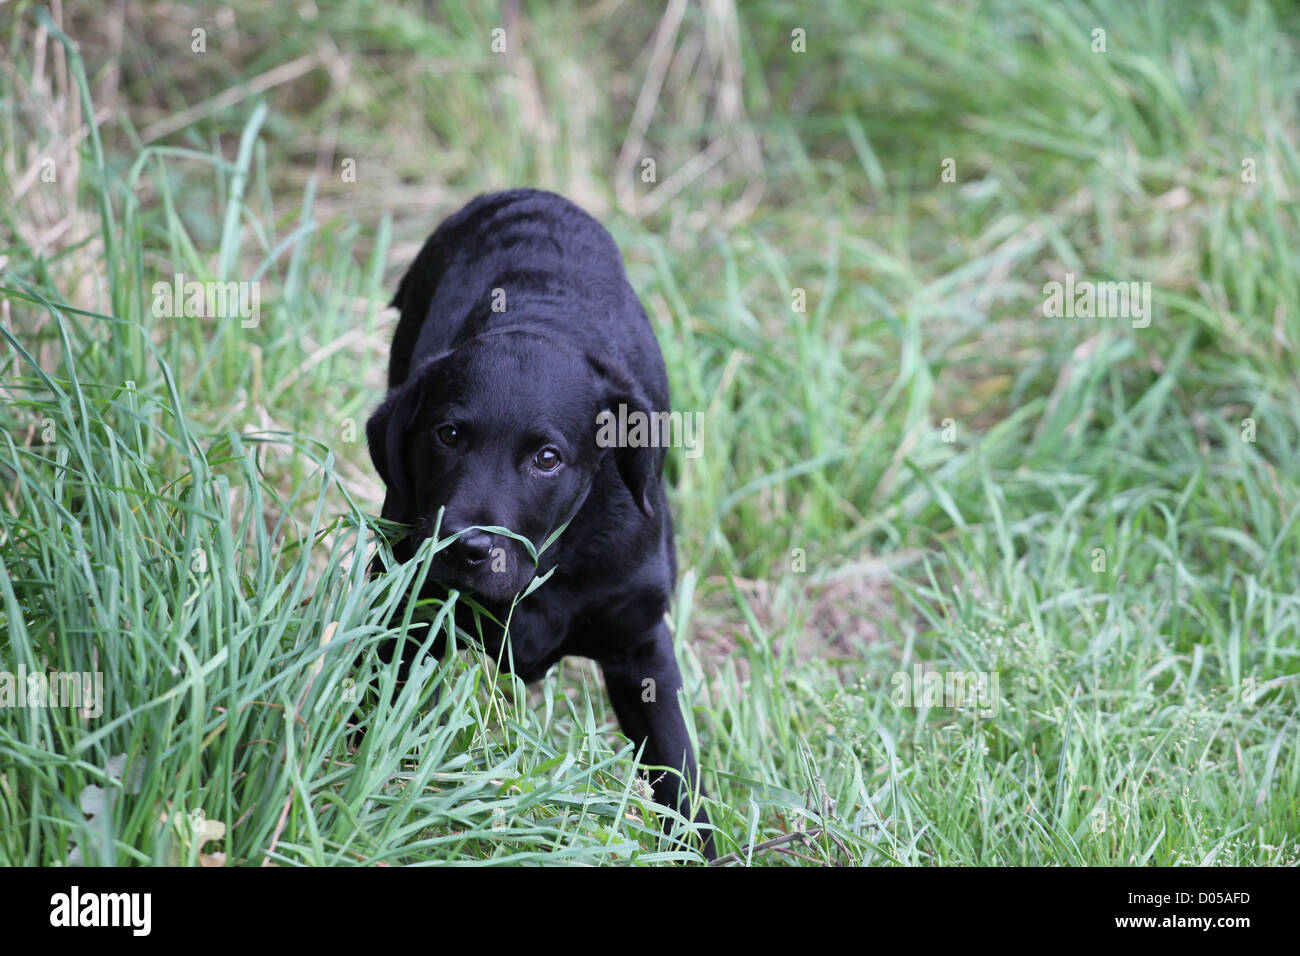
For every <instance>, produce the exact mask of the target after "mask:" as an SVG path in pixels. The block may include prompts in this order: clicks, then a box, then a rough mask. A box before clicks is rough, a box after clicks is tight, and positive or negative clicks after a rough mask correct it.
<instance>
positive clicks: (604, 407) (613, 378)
mask: <svg viewBox="0 0 1300 956" xmlns="http://www.w3.org/2000/svg"><path fill="white" fill-rule="evenodd" d="M592 364H593V365H594V366H595V367H596V369H597V370H598V372H599V373H600V377H601V380H602V384H603V388H604V397H603V399H602V401H601V411H600V413H599V415H598V416H597V419H596V443H597V444H598V445H601V446H602V447H605V448H612V449H613V451H614V464H615V465H616V466H617V467H618V474H619V477H620V478H622V479H623V484H625V485H627V490H628V491H630V492H631V493H632V500H633V501H635V502H636V505H637V507H638V508H640V509H641V512H642V513H643V514H644V515H645V516H646V517H647V518H649V517H652V516H653V515H654V513H655V509H654V501H653V495H654V492H655V487H656V486H655V482H656V481H658V479H659V476H660V475H661V474H663V466H664V450H663V448H662V447H659V445H658V443H657V442H655V441H653V440H652V439H653V436H652V435H651V434H650V429H652V428H653V427H654V426H653V422H654V418H653V412H654V411H655V409H653V408H651V407H650V405H651V403H650V399H649V398H648V397H646V394H645V392H643V391H642V390H641V389H640V388H638V387H637V386H636V385H635V384H634V383H633V382H632V381H631V380H630V379H628V378H627V377H626V376H624V375H622V374H620V373H619V372H617V371H615V370H613V369H611V368H609V367H608V366H605V365H604V363H601V362H597V361H593V362H592ZM664 411H667V409H664ZM638 420H639V421H640V422H642V423H644V425H643V427H641V428H640V429H639V430H638V429H637V428H636V427H635V423H636V422H637V421H638ZM629 423H632V427H628V428H627V429H626V431H624V429H623V427H622V426H624V425H628V424H629Z"/></svg>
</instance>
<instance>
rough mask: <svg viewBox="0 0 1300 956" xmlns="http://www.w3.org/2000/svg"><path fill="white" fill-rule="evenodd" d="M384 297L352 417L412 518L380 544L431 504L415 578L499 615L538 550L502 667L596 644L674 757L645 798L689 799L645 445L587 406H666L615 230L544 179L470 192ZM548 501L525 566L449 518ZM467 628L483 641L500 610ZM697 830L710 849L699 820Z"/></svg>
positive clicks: (655, 454) (667, 555) (632, 711)
mask: <svg viewBox="0 0 1300 956" xmlns="http://www.w3.org/2000/svg"><path fill="white" fill-rule="evenodd" d="M393 305H394V306H395V307H397V308H398V309H400V310H401V318H400V320H399V321H398V325H397V332H396V334H395V336H394V338H393V345H392V351H391V356H390V360H389V367H388V386H389V392H388V395H387V397H386V399H385V400H384V402H383V404H382V405H381V406H380V407H379V409H378V410H377V411H376V412H375V413H374V415H373V416H372V417H371V419H370V421H369V422H368V424H367V428H366V431H367V437H368V440H369V445H370V453H371V457H372V458H373V460H374V463H375V467H376V469H377V470H378V471H379V474H380V476H381V477H382V478H383V479H384V482H385V484H386V485H387V495H386V497H385V499H384V506H383V517H385V518H388V519H390V520H392V521H396V522H400V523H403V524H406V525H410V526H411V527H412V533H411V534H410V535H409V536H408V537H406V538H404V539H401V540H399V541H396V542H395V543H394V554H395V555H396V556H397V557H398V559H399V560H402V561H405V560H409V559H410V557H411V556H412V555H413V554H414V553H415V550H416V548H417V547H418V545H419V543H420V541H422V540H423V539H424V538H427V537H430V536H431V535H432V534H433V531H434V522H435V520H436V518H437V515H438V512H439V509H440V508H443V509H445V511H444V513H443V518H442V525H441V530H440V532H439V537H440V538H444V539H445V538H447V537H448V536H451V535H458V537H457V538H456V539H455V541H453V543H452V544H451V545H449V546H448V547H447V548H446V549H445V550H443V551H440V552H439V553H438V554H437V555H435V556H434V559H433V561H434V563H433V568H432V576H434V577H436V578H437V583H436V584H434V585H432V586H431V587H430V592H429V593H430V594H433V595H438V594H445V593H446V588H447V587H456V588H459V589H461V590H463V591H466V592H468V593H471V594H473V595H474V596H475V597H476V599H478V600H479V601H480V602H481V603H482V604H484V606H485V607H488V608H489V609H500V610H501V611H502V614H499V615H498V617H499V618H500V619H502V620H504V619H505V618H504V612H505V610H507V609H508V608H509V604H510V601H511V599H512V598H513V597H514V596H515V595H516V594H517V593H519V592H520V591H521V590H523V588H524V587H526V586H527V584H528V583H529V581H530V580H531V579H532V577H533V575H534V574H542V573H545V572H546V571H548V570H550V569H551V568H552V567H554V568H555V573H554V575H553V576H552V577H551V578H550V579H549V580H548V581H547V582H546V583H545V584H543V585H542V586H541V587H540V588H538V589H537V590H536V591H534V592H533V593H532V594H531V595H529V596H528V597H527V598H524V599H523V600H521V601H520V602H519V604H518V606H516V607H515V609H514V611H513V613H512V617H511V625H510V651H511V654H512V656H513V661H514V672H515V673H516V674H518V675H519V676H520V677H521V678H523V679H524V680H525V681H530V682H531V681H535V680H538V679H540V678H541V677H542V676H543V675H544V674H545V673H546V671H547V670H548V669H549V668H550V667H551V666H552V665H553V664H555V663H556V662H557V661H558V660H560V658H561V657H563V656H565V655H568V654H577V655H581V656H584V657H590V658H593V659H595V660H596V661H598V662H599V664H600V666H601V669H602V672H603V673H604V676H605V683H606V687H607V689H608V691H609V695H610V698H611V700H612V702H613V705H614V710H615V713H616V714H617V715H618V719H619V723H620V724H621V725H622V727H623V730H624V732H625V733H627V735H628V736H629V737H630V738H631V739H632V741H633V742H634V743H636V744H637V745H642V744H644V748H645V749H644V754H643V762H644V763H645V764H646V765H648V766H653V767H659V768H663V767H667V768H670V769H671V770H673V771H682V772H683V773H684V776H680V777H679V775H678V774H677V773H664V772H662V770H658V771H652V774H651V775H652V779H653V781H654V793H655V796H656V799H657V800H659V801H660V802H661V803H666V804H669V805H672V806H677V807H679V808H681V810H682V812H683V813H685V814H686V815H687V816H688V817H690V816H692V812H691V806H692V805H693V801H692V796H693V793H692V792H693V791H697V790H698V786H699V770H698V766H697V764H696V761H695V756H694V754H693V752H692V749H691V743H690V739H689V737H688V735H687V732H686V725H685V722H684V721H683V718H682V714H681V710H680V705H679V703H678V699H677V691H678V689H679V688H680V686H681V674H680V671H679V670H678V667H677V662H676V660H675V659H674V657H673V649H672V640H671V637H670V634H669V631H668V628H667V626H666V624H665V622H664V613H665V611H666V610H667V608H668V603H669V598H670V595H671V593H672V590H673V587H674V582H675V579H676V570H677V567H676V558H675V553H674V546H673V530H672V522H671V518H670V516H669V513H668V507H667V500H666V498H665V495H664V488H663V481H662V475H663V464H664V450H663V448H661V447H653V446H651V447H635V448H633V447H610V448H602V447H599V445H598V443H597V441H596V434H597V415H598V414H599V413H600V412H602V411H605V410H609V411H611V412H615V411H616V410H617V409H618V407H619V405H625V406H627V409H628V410H629V412H630V411H634V410H640V411H643V412H651V411H667V410H668V409H669V408H670V404H669V395H668V376H667V373H666V371H665V368H664V362H663V356H662V354H661V353H660V351H659V346H658V343H657V342H656V341H655V337H654V333H653V331H652V330H651V327H650V323H649V321H648V319H647V318H646V315H645V311H644V309H643V308H642V307H641V303H640V301H639V300H638V299H637V297H636V294H635V293H634V292H633V290H632V288H631V286H630V285H629V284H628V281H627V277H626V274H625V272H624V269H623V260H622V256H621V255H620V253H619V250H618V247H617V246H616V245H615V244H614V241H613V239H612V238H611V237H610V235H609V233H607V232H606V231H605V229H604V228H603V227H601V225H600V224H599V223H598V222H596V220H594V219H592V218H591V217H590V216H589V215H587V214H586V213H585V212H583V211H582V210H581V209H579V208H578V207H577V206H575V205H573V203H571V202H569V201H568V200H566V199H564V198H562V197H560V196H557V195H555V194H553V193H548V192H542V191H539V190H533V189H517V190H511V191H509V192H503V193H494V194H492V195H486V196H480V197H478V198H477V199H475V200H473V201H472V202H471V203H469V205H467V206H466V207H465V208H464V209H462V210H461V211H460V212H458V213H456V214H455V215H453V216H451V217H450V218H449V219H447V220H446V221H445V222H443V223H442V225H441V226H439V227H438V229H437V230H436V231H435V232H434V233H433V235H432V236H430V237H429V239H428V241H427V242H426V243H425V244H424V247H423V248H422V249H421V250H420V253H419V255H418V256H417V257H416V260H415V262H414V263H413V264H412V266H411V268H410V270H409V271H408V272H407V273H406V275H405V277H404V278H403V279H402V281H401V284H400V286H399V287H398V290H397V295H396V297H395V298H394V299H393ZM448 427H450V428H451V429H452V431H448V430H447V429H448ZM543 449H551V450H553V451H554V452H555V453H556V454H557V455H558V456H559V460H560V464H559V465H558V466H557V467H556V468H555V470H554V471H546V470H544V466H545V465H547V464H549V463H550V461H551V459H550V458H549V456H548V455H547V454H546V453H545V452H544V451H543ZM566 520H569V525H568V528H567V529H566V530H565V532H564V533H563V534H562V535H561V537H560V538H559V540H558V541H557V542H556V543H555V544H553V545H552V546H551V547H550V548H549V550H547V551H546V553H545V554H543V555H542V558H541V563H540V567H534V566H533V563H532V560H531V558H530V557H529V556H528V553H527V551H526V549H524V548H523V547H522V546H521V545H519V544H518V542H515V541H512V540H511V539H509V538H507V537H504V536H501V535H497V534H491V533H486V532H480V531H477V530H467V529H471V528H472V529H477V528H479V527H483V526H502V527H506V528H509V529H510V530H511V531H514V532H516V533H517V534H521V535H523V536H524V537H526V538H528V539H529V540H530V541H531V542H532V543H533V544H534V546H535V547H540V546H541V545H542V544H543V542H544V541H545V540H546V538H547V537H548V536H549V535H550V534H551V532H553V531H554V530H555V529H557V528H559V527H560V526H562V525H563V524H564V522H565V521H566ZM484 638H485V641H486V642H487V644H488V648H487V649H488V651H489V653H492V654H498V652H499V651H500V647H501V641H502V639H503V636H502V635H501V633H500V632H499V629H498V630H497V631H495V632H493V633H488V634H485V635H484ZM411 646H412V643H411V642H410V641H408V642H407V645H406V647H407V649H408V650H407V653H409V648H410V647H411ZM436 650H440V649H438V648H436ZM498 656H500V657H501V659H502V660H503V661H504V660H506V657H505V656H504V655H499V654H498ZM683 784H684V785H683ZM693 818H694V819H695V820H696V821H698V822H702V823H707V822H708V821H707V817H706V816H705V814H704V812H703V811H702V810H697V811H695V812H694V814H693ZM705 832H707V830H706V831H705ZM703 849H704V851H705V853H706V855H707V856H709V857H710V858H712V857H713V856H714V844H713V840H712V837H711V836H710V837H709V838H708V839H707V841H706V842H705V844H704V847H703Z"/></svg>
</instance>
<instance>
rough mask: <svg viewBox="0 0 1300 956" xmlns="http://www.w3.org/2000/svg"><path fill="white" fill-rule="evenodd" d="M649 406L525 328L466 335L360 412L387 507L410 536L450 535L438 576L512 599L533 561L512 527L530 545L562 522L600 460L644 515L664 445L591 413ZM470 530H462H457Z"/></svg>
mask: <svg viewBox="0 0 1300 956" xmlns="http://www.w3.org/2000/svg"><path fill="white" fill-rule="evenodd" d="M620 404H625V405H627V406H628V407H629V408H631V409H640V410H648V409H647V406H648V402H647V400H646V398H645V396H644V394H643V393H642V392H641V391H640V389H638V388H637V387H636V385H635V384H634V383H632V382H630V381H629V380H628V379H627V378H626V377H624V376H623V375H621V374H620V373H619V372H618V371H617V369H616V367H614V366H613V365H611V364H609V363H607V362H604V361H602V360H600V359H597V358H594V357H592V356H589V355H585V354H583V353H581V352H578V351H577V350H574V349H571V348H569V347H567V346H565V345H564V344H562V343H560V342H558V341H555V340H552V339H549V338H547V337H545V336H542V335H537V334H535V333H531V332H518V333H494V334H488V335H484V336H481V337H479V338H476V339H473V340H471V341H469V342H468V343H466V344H464V345H461V346H460V347H458V348H456V349H453V350H452V351H450V352H447V353H444V354H443V355H440V356H437V357H436V358H433V359H431V360H429V361H426V362H425V363H423V364H422V365H420V366H419V367H417V368H415V369H413V370H412V372H411V375H410V377H409V378H408V379H407V381H406V382H404V383H403V384H402V385H401V386H400V387H398V388H396V389H394V390H393V391H392V392H390V393H389V395H388V398H387V399H386V400H385V402H384V403H383V405H381V406H380V407H379V409H378V410H377V411H376V412H375V414H374V415H373V416H372V417H371V419H370V421H369V422H368V423H367V426H366V432H367V438H368V441H369V445H370V454H371V457H372V459H373V460H374V462H375V467H376V469H377V470H378V471H379V474H380V476H381V477H382V478H383V479H384V482H385V483H386V484H387V486H388V495H387V498H386V500H385V503H384V517H385V518H388V519H390V520H393V521H397V522H402V523H405V524H410V525H412V526H413V534H412V544H413V545H416V546H418V544H419V542H420V541H422V540H423V539H424V538H427V537H431V536H432V535H433V533H434V526H435V523H436V521H437V516H438V510H439V509H440V508H443V509H445V511H444V513H443V519H442V525H441V528H440V529H439V531H438V535H439V537H440V538H443V539H445V538H447V537H449V536H451V535H456V534H458V535H459V536H458V537H457V538H456V539H455V540H454V541H453V542H452V543H451V544H449V545H448V546H447V547H446V548H444V549H443V550H442V551H440V552H438V554H436V555H435V556H434V559H433V561H434V563H433V567H432V569H431V573H432V575H433V577H434V578H436V579H437V580H439V581H442V582H443V583H444V584H447V585H450V586H453V587H456V588H459V589H461V590H464V591H467V592H469V593H471V594H475V595H477V596H478V597H480V598H483V599H485V600H488V601H493V602H502V601H508V600H509V599H510V598H511V597H513V596H514V595H515V594H517V593H519V592H520V591H522V590H523V589H524V588H525V587H526V586H527V585H528V582H529V581H530V580H531V579H532V577H533V575H534V574H535V573H536V571H537V567H536V565H535V564H534V562H533V560H532V558H531V557H530V555H529V553H528V551H527V549H526V548H525V547H524V546H523V545H522V544H521V543H520V542H519V541H516V540H515V539H513V538H510V537H508V536H505V535H501V534H497V533H493V532H490V531H480V530H473V529H476V528H481V527H486V526H492V527H502V528H507V529H509V530H510V531H513V532H514V533H515V534H518V535H520V536H522V537H525V538H527V539H528V540H529V541H531V542H532V544H533V546H534V548H536V549H538V550H540V549H541V547H542V545H543V544H544V543H545V542H546V540H547V538H548V537H549V536H550V535H551V534H552V532H554V531H556V530H557V529H559V528H560V527H561V526H563V525H564V524H565V522H566V521H569V520H570V519H572V518H573V517H574V516H575V515H576V514H577V513H578V512H579V511H580V510H581V509H582V506H583V504H584V502H585V501H586V500H587V498H588V495H589V494H590V492H591V489H592V485H593V482H594V481H596V480H597V476H598V474H600V472H601V467H602V465H603V464H604V462H605V459H606V457H607V456H609V455H613V456H614V459H615V463H616V465H617V471H618V475H619V476H620V478H621V482H622V484H624V485H626V489H627V490H626V491H623V490H621V489H616V490H617V492H618V494H620V495H627V494H628V493H629V492H630V494H631V499H630V501H629V503H630V502H631V501H634V502H635V503H636V506H637V507H639V508H640V509H641V510H642V511H643V512H644V513H645V514H647V515H649V514H651V513H652V510H653V506H652V504H651V501H652V497H651V496H652V492H653V490H654V481H655V479H656V477H657V475H658V474H659V465H660V462H661V457H662V452H661V450H660V449H656V448H651V447H636V448H628V447H612V448H604V447H601V446H600V444H599V443H598V441H597V433H598V424H597V422H598V416H599V415H600V413H601V412H602V411H606V410H609V409H614V408H617V407H618V406H619V405H620ZM466 529H471V530H466Z"/></svg>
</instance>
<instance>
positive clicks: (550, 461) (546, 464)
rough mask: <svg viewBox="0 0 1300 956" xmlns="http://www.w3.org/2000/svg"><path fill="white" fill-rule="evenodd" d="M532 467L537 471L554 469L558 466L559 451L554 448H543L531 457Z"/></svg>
mask: <svg viewBox="0 0 1300 956" xmlns="http://www.w3.org/2000/svg"><path fill="white" fill-rule="evenodd" d="M533 467H534V468H536V469H537V470H538V471H554V470H555V469H556V468H559V467H560V453H559V452H558V451H556V450H555V449H554V448H550V447H546V448H543V449H542V450H541V451H539V452H538V453H537V455H536V457H534V458H533Z"/></svg>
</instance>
